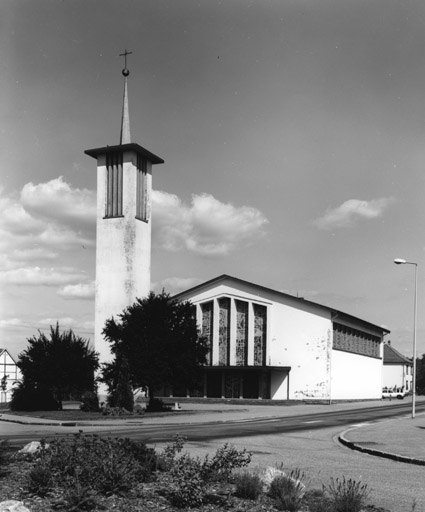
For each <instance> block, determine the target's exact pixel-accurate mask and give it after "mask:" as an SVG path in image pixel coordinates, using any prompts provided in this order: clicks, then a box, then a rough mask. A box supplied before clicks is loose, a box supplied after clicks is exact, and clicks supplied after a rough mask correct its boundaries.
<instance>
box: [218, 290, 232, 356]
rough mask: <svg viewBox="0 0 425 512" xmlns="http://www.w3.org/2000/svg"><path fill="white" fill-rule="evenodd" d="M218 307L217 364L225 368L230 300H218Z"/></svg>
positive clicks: (227, 349)
mask: <svg viewBox="0 0 425 512" xmlns="http://www.w3.org/2000/svg"><path fill="white" fill-rule="evenodd" d="M218 307H219V328H218V364H219V365H220V366H227V365H228V364H229V362H230V361H229V344H230V299H229V298H223V299H219V300H218Z"/></svg>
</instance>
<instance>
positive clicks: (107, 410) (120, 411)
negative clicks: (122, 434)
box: [102, 405, 132, 416]
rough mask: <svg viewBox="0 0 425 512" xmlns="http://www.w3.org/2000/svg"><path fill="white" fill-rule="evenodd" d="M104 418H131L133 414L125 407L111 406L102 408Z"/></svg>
mask: <svg viewBox="0 0 425 512" xmlns="http://www.w3.org/2000/svg"><path fill="white" fill-rule="evenodd" d="M102 414H103V416H129V415H130V414H132V413H131V412H130V411H128V410H127V409H124V408H123V407H110V406H109V405H107V406H103V407H102Z"/></svg>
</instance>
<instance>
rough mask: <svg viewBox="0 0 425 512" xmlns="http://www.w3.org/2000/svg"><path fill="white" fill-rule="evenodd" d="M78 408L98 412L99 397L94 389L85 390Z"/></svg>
mask: <svg viewBox="0 0 425 512" xmlns="http://www.w3.org/2000/svg"><path fill="white" fill-rule="evenodd" d="M82 400H83V403H82V404H81V405H80V409H81V410H82V411H84V412H99V411H100V407H99V398H98V396H97V394H96V393H95V392H94V391H86V392H85V393H84V394H83V396H82Z"/></svg>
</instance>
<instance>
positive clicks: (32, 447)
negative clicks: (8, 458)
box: [0, 441, 49, 512]
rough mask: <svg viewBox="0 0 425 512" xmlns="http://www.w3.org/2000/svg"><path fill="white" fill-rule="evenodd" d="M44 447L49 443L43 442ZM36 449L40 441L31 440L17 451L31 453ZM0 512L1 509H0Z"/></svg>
mask: <svg viewBox="0 0 425 512" xmlns="http://www.w3.org/2000/svg"><path fill="white" fill-rule="evenodd" d="M45 447H46V448H48V447H49V445H48V444H45ZM38 450H41V443H40V442H39V441H32V442H31V443H28V444H26V445H25V446H24V447H23V448H22V450H19V452H18V453H28V454H32V453H35V452H36V451H38ZM0 512H1V510H0Z"/></svg>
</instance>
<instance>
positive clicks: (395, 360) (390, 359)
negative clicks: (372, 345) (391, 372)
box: [384, 343, 413, 366]
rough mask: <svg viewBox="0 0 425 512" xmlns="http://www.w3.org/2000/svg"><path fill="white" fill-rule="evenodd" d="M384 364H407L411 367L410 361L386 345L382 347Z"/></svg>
mask: <svg viewBox="0 0 425 512" xmlns="http://www.w3.org/2000/svg"><path fill="white" fill-rule="evenodd" d="M384 364H407V365H410V366H412V365H413V363H412V361H411V360H410V359H409V358H407V357H405V356H403V355H402V354H400V352H399V351H398V350H396V349H395V348H394V347H393V346H391V345H388V344H387V343H386V344H385V345H384Z"/></svg>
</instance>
